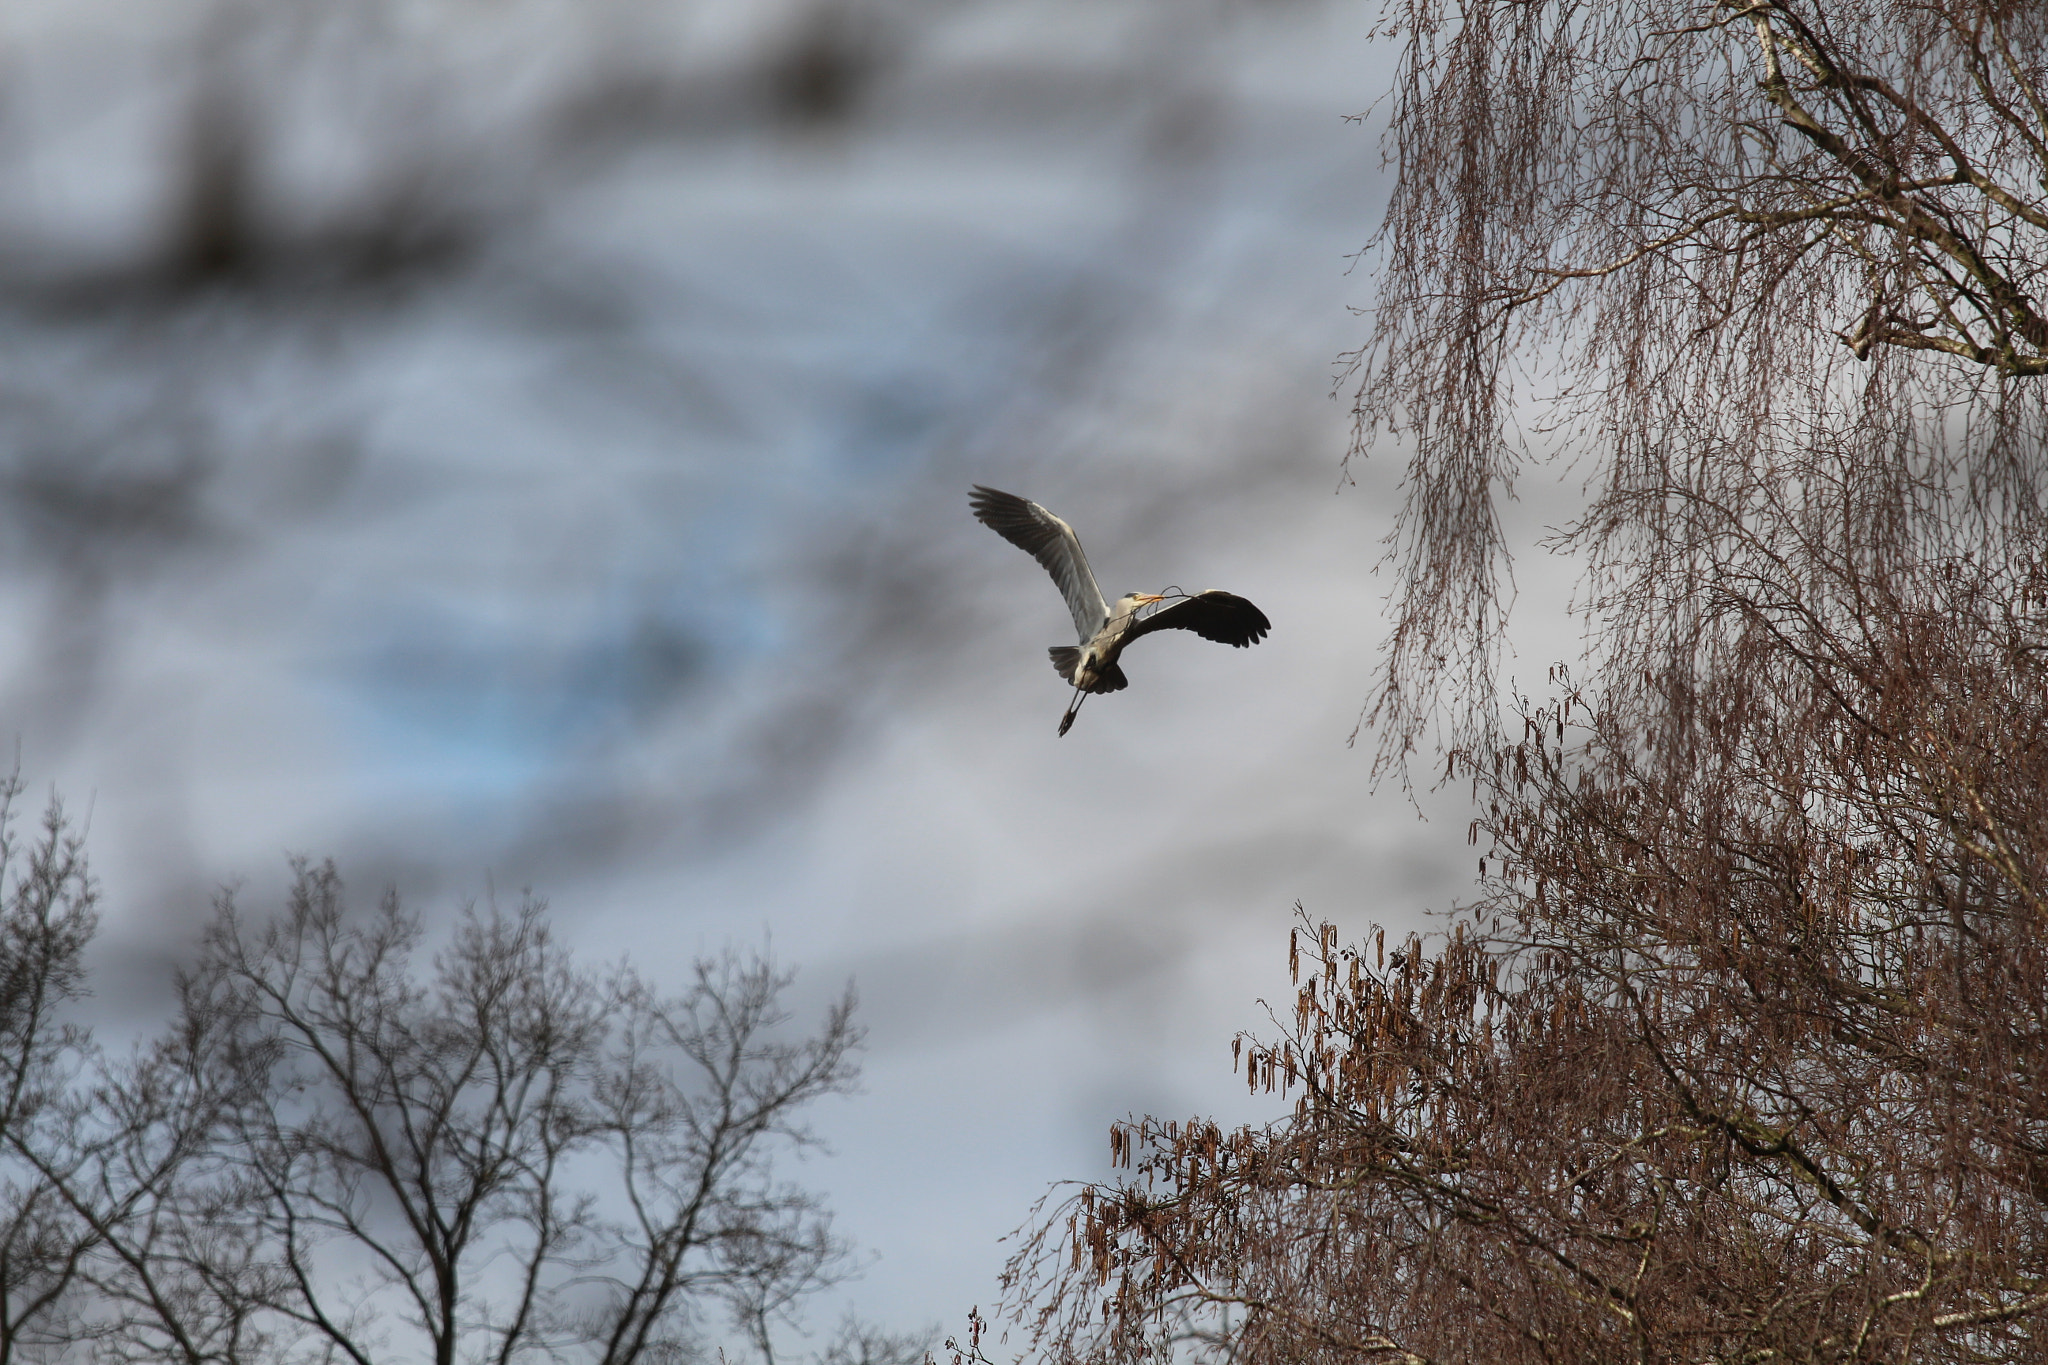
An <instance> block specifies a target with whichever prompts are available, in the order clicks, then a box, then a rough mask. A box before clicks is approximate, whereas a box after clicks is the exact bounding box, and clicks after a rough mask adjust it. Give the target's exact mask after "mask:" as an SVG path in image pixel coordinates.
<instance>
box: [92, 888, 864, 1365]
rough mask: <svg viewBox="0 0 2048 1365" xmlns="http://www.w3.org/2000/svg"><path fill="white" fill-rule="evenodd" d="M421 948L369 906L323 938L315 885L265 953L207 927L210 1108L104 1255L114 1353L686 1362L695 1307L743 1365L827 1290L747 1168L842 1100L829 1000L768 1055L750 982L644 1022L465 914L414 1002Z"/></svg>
mask: <svg viewBox="0 0 2048 1365" xmlns="http://www.w3.org/2000/svg"><path fill="white" fill-rule="evenodd" d="M422 934H423V930H422V926H421V924H420V922H419V921H418V920H417V919H416V918H415V917H412V916H409V915H407V914H405V913H404V912H403V911H402V910H401V909H400V907H399V906H398V904H397V902H396V900H395V899H393V898H390V897H387V898H386V899H385V901H384V902H383V904H382V906H381V907H380V909H379V910H378V911H376V912H375V913H374V914H373V915H369V916H364V917H355V916H351V915H350V914H349V913H348V912H347V910H346V908H345V905H344V901H343V896H342V886H341V882H340V879H339V877H338V875H337V874H336V872H335V870H334V869H333V867H332V866H331V865H329V866H320V867H315V866H312V865H309V864H301V865H300V866H299V868H298V876H297V879H296V882H295V884H294V886H293V888H292V892H291V895H290V899H289V903H288V906H287V909H286V911H285V913H284V914H283V915H282V916H280V917H279V918H278V919H276V920H275V921H272V922H269V923H267V924H255V925H252V924H251V923H249V922H247V921H246V920H245V919H244V918H243V916H242V915H241V913H240V912H239V911H238V909H237V908H236V906H235V904H234V902H233V900H232V898H230V897H224V898H223V901H222V904H221V907H220V912H219V915H218V917H217V918H216V920H215V922H214V925H213V927H212V929H211V930H210V931H209V933H208V935H207V938H206V940H205V945H204V950H203V954H202V957H201V960H200V962H199V964H198V965H197V966H196V967H195V968H194V969H193V971H192V972H191V974H190V975H189V977H188V978H187V980H186V982H185V1007H184V1009H185V1014H184V1020H183V1023H182V1025H181V1029H180V1035H181V1036H185V1037H200V1038H207V1039H209V1040H211V1041H210V1042H209V1044H208V1052H209V1055H210V1056H211V1057H212V1058H213V1059H214V1064H215V1065H216V1066H218V1067H220V1068H222V1069H224V1070H225V1072H226V1073H227V1074H228V1075H229V1077H230V1078H231V1079H230V1081H229V1083H228V1085H227V1086H226V1088H225V1089H223V1090H221V1091H220V1092H219V1093H221V1094H223V1095H228V1096H231V1100H229V1101H228V1102H225V1103H223V1104H221V1105H220V1106H219V1108H218V1111H217V1113H216V1114H215V1115H214V1116H213V1119H212V1127H211V1131H210V1133H209V1136H208V1140H207V1141H206V1143H205V1146H204V1150H203V1151H202V1152H201V1153H199V1154H198V1155H197V1156H196V1157H195V1158H194V1159H193V1160H192V1161H191V1162H190V1163H189V1165H188V1166H187V1168H186V1169H185V1170H184V1171H183V1172H182V1173H181V1175H180V1177H179V1179H178V1180H177V1181H176V1183H175V1185H174V1186H173V1187H171V1188H169V1189H168V1190H166V1192H165V1197H164V1198H163V1199H162V1200H160V1201H159V1202H158V1203H157V1204H156V1205H155V1207H154V1208H153V1210H152V1213H153V1215H154V1216H153V1218H152V1219H151V1220H149V1221H148V1222H147V1224H146V1225H141V1224H137V1225H132V1226H130V1227H127V1228H116V1229H111V1230H110V1232H109V1236H110V1240H113V1241H114V1242H116V1243H117V1245H118V1249H119V1251H120V1253H121V1266H120V1270H121V1271H124V1272H125V1275H124V1274H121V1273H115V1274H112V1275H110V1276H109V1279H110V1282H111V1284H110V1289H111V1290H112V1292H114V1293H116V1294H118V1295H119V1296H120V1298H121V1299H122V1301H123V1302H124V1303H125V1304H127V1305H128V1307H129V1308H130V1310H131V1311H130V1313H129V1315H128V1317H127V1318H126V1319H125V1320H124V1324H123V1326H124V1337H123V1341H124V1345H125V1347H126V1349H127V1350H128V1352H129V1353H131V1354H133V1355H136V1356H141V1355H145V1354H147V1353H149V1352H150V1351H156V1352H161V1353H163V1355H164V1356H175V1355H179V1354H183V1355H185V1356H186V1358H188V1359H191V1360H194V1361H198V1360H216V1359H217V1360H222V1361H240V1360H259V1359H297V1358H306V1359H320V1360H330V1359H344V1360H352V1361H357V1362H362V1363H363V1365H367V1362H370V1361H372V1360H378V1359H385V1358H389V1356H390V1355H391V1354H392V1353H393V1352H394V1351H396V1352H398V1353H400V1354H403V1355H406V1356H408V1357H417V1358H423V1359H431V1360H433V1361H435V1362H437V1365H453V1362H455V1361H457V1360H469V1359H476V1360H491V1361H498V1362H509V1361H513V1360H519V1359H542V1358H546V1359H561V1358H575V1359H590V1360H601V1361H606V1362H620V1363H621V1365H623V1363H624V1362H631V1361H646V1360H663V1359H679V1358H682V1357H683V1356H685V1355H687V1354H690V1353H691V1352H692V1351H693V1349H694V1347H695V1345H696V1343H697V1342H698V1341H699V1340H700V1338H701V1336H702V1333H703V1332H704V1330H706V1327H707V1323H706V1321H705V1314H706V1312H707V1310H708V1309H713V1308H717V1307H721V1306H722V1307H723V1308H724V1309H725V1310H727V1315H728V1317H729V1319H730V1321H731V1324H732V1325H733V1326H734V1327H736V1328H738V1329H740V1330H741V1331H743V1332H744V1333H745V1334H746V1335H747V1336H748V1337H749V1338H751V1339H752V1340H754V1341H755V1342H756V1343H757V1344H758V1346H759V1347H760V1349H761V1351H762V1352H763V1354H764V1356H766V1355H768V1354H769V1352H770V1335H769V1329H770V1326H771V1325H772V1324H773V1323H775V1322H777V1321H779V1320H781V1319H784V1318H787V1317H788V1316H790V1315H791V1313H792V1310H793V1309H794V1308H795V1307H796V1306H797V1305H798V1303H799V1302H800V1301H801V1300H802V1299H803V1298H804V1297H805V1296H806V1295H807V1294H809V1293H811V1292H813V1291H815V1290H817V1289H819V1288H822V1287H825V1286H827V1285H829V1284H831V1283H833V1282H835V1280H836V1279H837V1278H838V1277H839V1276H840V1275H842V1274H843V1273H844V1272H845V1271H846V1269H847V1268H848V1263H847V1259H846V1249H845V1247H844V1246H843V1244H842V1243H841V1242H839V1241H838V1240H837V1239H835V1238H834V1237H832V1236H831V1235H830V1232H829V1223H828V1219H827V1216H826V1214H825V1213H824V1212H823V1210H822V1209H821V1207H820V1206H819V1205H818V1203H817V1202H816V1200H815V1198H814V1197H813V1196H811V1195H809V1194H807V1193H806V1192H804V1191H802V1190H800V1189H797V1188H795V1187H792V1186H788V1185H786V1184H782V1183H779V1182H777V1181H776V1179H775V1178H774V1172H773V1156H774V1153H775V1152H776V1151H777V1150H782V1151H787V1150H789V1149H790V1148H792V1147H797V1146H802V1145H805V1144H807V1143H808V1142H810V1141H811V1138H810V1136H809V1134H808V1132H807V1131H806V1130H805V1129H804V1128H803V1127H802V1126H801V1125H800V1123H799V1117H800V1111H801V1110H802V1109H803V1108H804V1107H805V1106H806V1105H808V1104H809V1103H810V1102H811V1101H813V1100H815V1099H817V1098H819V1097H821V1096H823V1095H826V1094H831V1093H835V1092H841V1091H844V1090H846V1089H847V1088H848V1087H849V1086H850V1085H851V1084H852V1082H853V1079H854V1076H855V1070H854V1066H853V1062H852V1058H851V1053H852V1050H853V1049H854V1048H855V1047H856V1046H857V1044H858V1042H859V1032H858V1030H857V1029H856V1028H855V1027H854V1025H853V1022H852V999H851V996H850V995H849V996H847V997H846V998H844V999H842V1000H841V1001H840V1002H839V1003H838V1004H836V1005H835V1006H834V1007H833V1008H832V1009H831V1010H830V1011H829V1012H828V1015H827V1018H826V1020H825V1023H824V1025H823V1027H822V1028H821V1029H820V1031H819V1032H817V1033H816V1034H815V1035H812V1036H810V1037H808V1038H803V1039H799V1040H795V1041H787V1040H784V1039H782V1038H781V1037H780V1034H779V1030H780V1028H781V1026H782V1025H783V1024H785V1023H786V1022H787V1019H786V1014H785V1012H784V1011H783V1010H782V1009H781V1008H780V1006H779V1003H778V1002H779V999H780V996H781V994H782V992H783V991H784V989H785V988H786V987H787V986H788V984H789V981H790V977H789V976H788V974H786V973H783V972H780V971H778V970H777V969H775V968H774V967H773V966H772V965H770V964H769V963H767V962H766V961H765V960H761V959H756V958H738V957H727V958H725V959H722V960H720V961H717V962H708V963H700V964H699V965H698V968H697V979H696V981H695V983H694V985H693V987H692V988H691V989H690V990H689V991H688V992H686V993H685V994H684V995H682V996H681V997H676V998H670V997H667V996H665V995H663V994H662V993H660V992H659V991H657V990H655V989H654V988H652V987H650V986H648V985H647V984H646V983H644V982H642V981H641V980H639V979H638V978H636V977H635V976H634V975H632V974H631V973H630V972H628V971H625V970H623V969H620V970H616V971H612V972H609V973H595V972H591V971H588V970H584V969H580V968H578V967H576V966H575V965H574V963H573V962H572V961H571V959H570V958H569V956H568V955H567V953H566V952H565V951H564V950H563V949H561V948H560V947H559V946H558V945H557V944H555V943H554V941H553V940H552V938H551V937H550V935H549V932H548V929H547V926H546V923H545V919H544V916H543V913H542V907H541V906H540V905H539V904H538V903H536V902H528V903H527V904H525V905H524V906H522V907H521V908H520V910H519V911H518V912H517V913H516V914H512V915H500V914H497V913H481V912H475V911H472V912H470V913H467V914H466V915H465V916H464V918H463V920H462V922H461V924H460V925H459V926H458V927H457V929H456V931H455V933H454V935H453V938H452V940H451V941H450V942H449V943H448V944H447V945H446V946H445V947H444V948H443V949H442V950H441V951H440V952H439V953H438V954H437V955H436V956H435V958H434V960H433V965H432V969H431V971H430V972H425V973H423V972H421V971H420V970H419V969H418V967H417V966H416V959H417V957H418V956H419V954H420V951H421V944H422ZM147 1284H155V1285H159V1286H163V1285H175V1286H178V1287H179V1290H178V1292H160V1291H156V1290H151V1289H149V1288H146V1287H145V1286H146V1285H147ZM143 1310H147V1311H143ZM771 1358H772V1357H771Z"/></svg>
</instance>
